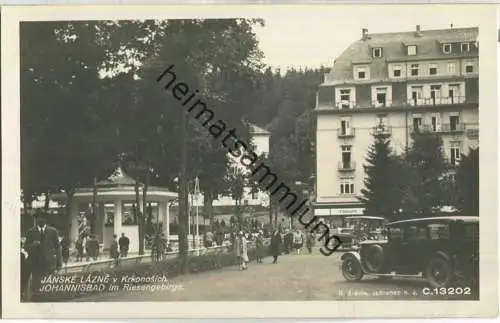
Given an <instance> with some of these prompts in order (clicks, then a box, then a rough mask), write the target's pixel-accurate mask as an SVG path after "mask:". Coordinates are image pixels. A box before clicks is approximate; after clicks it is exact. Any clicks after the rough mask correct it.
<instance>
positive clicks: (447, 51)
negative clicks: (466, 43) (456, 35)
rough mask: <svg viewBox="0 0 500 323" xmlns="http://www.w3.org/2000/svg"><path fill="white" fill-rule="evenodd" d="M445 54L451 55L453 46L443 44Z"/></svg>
mask: <svg viewBox="0 0 500 323" xmlns="http://www.w3.org/2000/svg"><path fill="white" fill-rule="evenodd" d="M443 53H445V54H449V53H451V44H443Z"/></svg>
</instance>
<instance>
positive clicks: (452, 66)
mask: <svg viewBox="0 0 500 323" xmlns="http://www.w3.org/2000/svg"><path fill="white" fill-rule="evenodd" d="M446 67H447V71H448V74H455V73H456V71H457V64H456V63H448V65H446Z"/></svg>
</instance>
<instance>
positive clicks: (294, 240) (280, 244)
mask: <svg viewBox="0 0 500 323" xmlns="http://www.w3.org/2000/svg"><path fill="white" fill-rule="evenodd" d="M251 237H254V239H255V252H256V262H257V263H262V259H263V258H264V257H265V256H266V249H265V246H264V233H263V231H262V230H261V231H259V232H258V233H257V234H255V235H248V234H245V233H244V232H243V231H240V232H239V233H238V235H237V236H236V237H235V238H234V242H233V248H234V252H235V255H236V258H237V260H238V266H239V269H240V270H246V269H247V268H248V263H249V258H248V243H249V241H250V239H251ZM315 241H316V236H315V234H314V233H312V232H308V233H307V234H305V233H304V232H302V231H301V230H299V229H295V230H294V231H287V232H286V233H285V234H282V233H281V232H280V230H279V229H276V230H274V231H273V233H272V235H271V241H270V245H269V249H268V254H269V255H271V256H272V257H273V261H272V263H273V264H277V263H278V257H279V256H280V255H282V254H283V253H285V254H290V253H291V252H292V250H295V252H296V254H297V255H300V252H301V250H302V248H303V247H304V244H305V245H306V248H307V251H308V253H309V254H311V253H312V250H313V247H314V245H315Z"/></svg>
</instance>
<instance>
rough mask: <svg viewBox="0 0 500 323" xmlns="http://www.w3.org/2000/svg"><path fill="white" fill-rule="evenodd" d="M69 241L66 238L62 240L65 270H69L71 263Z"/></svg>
mask: <svg viewBox="0 0 500 323" xmlns="http://www.w3.org/2000/svg"><path fill="white" fill-rule="evenodd" d="M69 246H70V243H69V239H67V238H66V237H63V238H62V240H61V256H62V263H63V264H64V268H65V270H67V269H68V261H69Z"/></svg>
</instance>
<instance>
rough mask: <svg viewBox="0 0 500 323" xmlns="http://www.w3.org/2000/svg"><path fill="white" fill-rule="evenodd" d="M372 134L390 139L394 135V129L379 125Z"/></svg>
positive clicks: (373, 129)
mask: <svg viewBox="0 0 500 323" xmlns="http://www.w3.org/2000/svg"><path fill="white" fill-rule="evenodd" d="M372 134H373V135H374V136H383V137H386V136H387V137H389V136H390V135H391V134H392V127H391V126H388V125H385V124H379V125H377V126H375V127H373V128H372Z"/></svg>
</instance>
